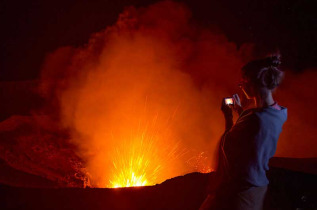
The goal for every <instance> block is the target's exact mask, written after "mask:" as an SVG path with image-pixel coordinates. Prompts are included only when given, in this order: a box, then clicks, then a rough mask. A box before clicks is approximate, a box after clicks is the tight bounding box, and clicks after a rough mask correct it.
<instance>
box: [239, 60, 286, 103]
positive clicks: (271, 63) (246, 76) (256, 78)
mask: <svg viewBox="0 0 317 210" xmlns="http://www.w3.org/2000/svg"><path fill="white" fill-rule="evenodd" d="M280 64H281V61H280V57H279V56H270V57H266V58H264V59H258V60H253V61H250V62H249V63H247V64H246V65H245V66H243V67H242V82H241V83H240V87H241V88H242V90H243V92H244V94H245V95H246V97H247V98H248V99H250V98H254V97H257V96H263V97H264V96H265V95H267V94H268V93H270V92H272V91H273V90H274V89H275V88H276V87H277V86H279V84H280V83H281V81H282V78H283V76H284V73H283V72H282V71H281V70H280V69H279V68H278V67H279V65H280Z"/></svg>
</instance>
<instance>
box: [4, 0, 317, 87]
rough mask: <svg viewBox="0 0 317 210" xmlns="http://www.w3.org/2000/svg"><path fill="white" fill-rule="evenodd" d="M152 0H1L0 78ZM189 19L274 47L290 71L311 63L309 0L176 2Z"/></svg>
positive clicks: (28, 69)
mask: <svg viewBox="0 0 317 210" xmlns="http://www.w3.org/2000/svg"><path fill="white" fill-rule="evenodd" d="M155 2H157V1H153V0H150V1H149V0H129V1H128V0H119V1H109V0H95V1H84V0H68V1H60V0H54V1H51V0H47V1H42V0H30V1H19V2H18V1H11V0H3V1H1V9H0V10H1V12H0V15H1V17H0V19H1V33H0V34H1V56H0V59H1V60H0V71H1V73H0V81H15V80H33V79H36V78H38V76H39V72H40V68H41V65H42V62H43V60H44V58H45V56H46V55H47V53H50V52H52V51H54V50H55V49H57V48H59V47H61V46H69V45H70V46H81V45H83V44H85V43H86V42H87V41H88V39H89V37H90V35H91V34H92V33H94V32H98V31H101V30H102V29H105V28H106V27H107V26H109V25H112V24H114V23H115V21H116V20H117V18H118V15H119V14H120V12H122V11H123V9H124V8H125V7H127V6H135V7H143V6H147V5H149V4H153V3H155ZM182 2H184V3H185V4H186V5H187V6H188V7H189V8H190V9H191V11H192V13H193V14H192V21H193V22H194V23H195V24H197V25H203V26H204V27H210V28H218V29H219V30H220V31H222V32H223V33H224V34H225V35H226V36H227V37H228V39H229V41H233V42H235V43H236V44H237V46H238V47H239V46H241V44H243V43H247V42H250V43H255V44H256V47H257V49H259V51H270V50H272V49H276V48H279V49H280V52H281V54H282V56H283V60H284V64H285V65H286V66H287V67H288V69H291V70H292V71H297V72H299V71H303V70H305V69H309V68H315V67H316V66H317V56H316V55H317V53H316V52H317V50H316V49H317V47H316V46H317V45H316V44H317V38H316V37H317V15H316V11H315V8H316V7H315V6H314V5H313V1H312V0H294V1H289V0H266V1H258V0H256V1H254V0H241V1H190V0H186V1H182Z"/></svg>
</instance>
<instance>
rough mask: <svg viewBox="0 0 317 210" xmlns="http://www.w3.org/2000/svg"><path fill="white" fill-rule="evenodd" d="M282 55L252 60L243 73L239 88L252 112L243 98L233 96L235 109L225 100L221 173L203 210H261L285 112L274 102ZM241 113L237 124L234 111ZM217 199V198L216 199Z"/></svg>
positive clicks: (279, 79)
mask: <svg viewBox="0 0 317 210" xmlns="http://www.w3.org/2000/svg"><path fill="white" fill-rule="evenodd" d="M279 65H280V59H279V56H270V57H266V58H264V59H259V60H253V61H251V62H249V63H247V64H246V65H245V66H244V67H243V68H242V80H241V82H240V83H239V87H240V88H241V90H242V91H243V93H244V95H245V96H246V98H247V99H249V100H250V101H253V105H254V106H253V107H252V108H249V109H245V110H243V108H242V106H241V101H240V98H239V96H238V95H237V94H234V95H233V101H234V103H233V105H227V104H226V103H225V100H224V99H223V101H222V106H221V110H222V112H223V114H224V117H225V132H224V134H223V135H222V137H221V141H220V145H219V160H218V169H217V171H216V180H214V182H213V183H211V184H212V185H214V186H216V189H214V190H213V192H214V193H211V194H209V195H208V197H207V198H206V200H205V201H204V203H203V204H202V205H201V208H200V209H230V210H234V209H237V210H249V209H250V210H251V209H252V210H258V209H263V203H264V198H265V195H266V191H267V185H268V183H269V181H268V179H267V177H266V171H267V170H269V166H268V162H269V159H270V158H271V157H272V156H273V155H274V154H275V151H276V146H277V141H278V138H279V136H280V133H281V131H282V126H283V124H284V123H285V121H286V120H287V108H286V107H283V106H280V105H279V104H278V103H277V101H275V100H274V99H273V95H272V93H273V92H274V90H275V89H276V88H277V87H278V86H279V84H280V83H281V80H282V78H283V76H284V72H282V71H281V70H280V69H279ZM233 111H235V112H237V113H238V114H239V117H238V119H237V121H236V123H235V124H234V123H233V120H232V119H233V115H232V112H233ZM213 195H214V196H213Z"/></svg>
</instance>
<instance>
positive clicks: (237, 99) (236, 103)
mask: <svg viewBox="0 0 317 210" xmlns="http://www.w3.org/2000/svg"><path fill="white" fill-rule="evenodd" d="M232 99H233V110H234V111H235V112H237V113H238V114H239V115H240V114H241V112H242V111H243V108H242V106H241V100H240V97H239V95H238V94H234V95H233V96H232Z"/></svg>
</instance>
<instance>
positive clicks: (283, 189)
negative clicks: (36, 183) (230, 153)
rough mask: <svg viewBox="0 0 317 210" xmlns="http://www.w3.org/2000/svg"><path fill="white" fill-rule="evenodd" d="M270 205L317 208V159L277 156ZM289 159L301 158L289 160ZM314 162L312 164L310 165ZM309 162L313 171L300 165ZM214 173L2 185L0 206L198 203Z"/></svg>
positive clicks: (161, 206)
mask: <svg viewBox="0 0 317 210" xmlns="http://www.w3.org/2000/svg"><path fill="white" fill-rule="evenodd" d="M271 162H272V164H271V165H279V164H281V163H282V164H284V165H285V166H286V167H285V166H284V167H283V166H281V167H278V168H277V167H272V168H271V170H270V172H269V174H268V176H269V179H270V185H269V194H268V199H267V201H266V209H317V190H316V189H317V181H316V178H317V175H316V173H315V171H314V170H316V169H314V165H315V163H316V159H289V158H274V159H273V161H271ZM291 163H296V164H298V165H297V166H295V165H293V166H292V167H290V166H291ZM311 164H313V165H311ZM303 165H306V166H309V167H308V168H311V169H312V170H311V171H309V173H307V172H306V173H305V172H299V171H296V168H298V167H303ZM213 175H214V174H213V173H210V174H201V173H191V174H187V175H185V176H180V177H175V178H173V179H170V180H167V181H165V182H163V183H162V184H158V185H155V186H148V187H134V188H121V189H100V188H99V189H97V188H26V187H12V186H8V185H0V194H1V195H2V196H1V197H0V209H198V208H199V206H200V204H201V203H202V202H203V200H204V198H205V196H206V189H205V186H206V185H207V183H208V182H209V181H210V180H212V177H213Z"/></svg>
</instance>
